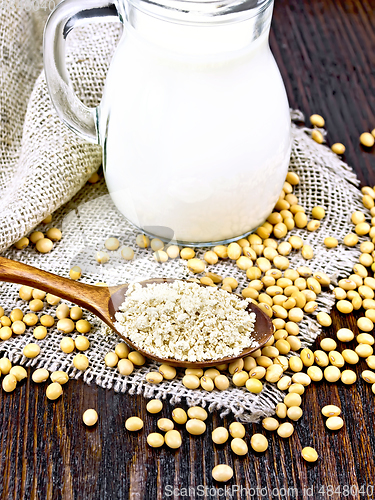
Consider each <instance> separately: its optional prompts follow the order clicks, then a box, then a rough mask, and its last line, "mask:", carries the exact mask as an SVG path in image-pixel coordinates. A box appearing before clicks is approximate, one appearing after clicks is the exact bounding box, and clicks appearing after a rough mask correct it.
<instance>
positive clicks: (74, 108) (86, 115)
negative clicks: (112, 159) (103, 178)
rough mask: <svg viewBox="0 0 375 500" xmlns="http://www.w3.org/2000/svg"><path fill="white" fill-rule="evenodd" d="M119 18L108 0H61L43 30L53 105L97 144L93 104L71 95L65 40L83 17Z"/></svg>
mask: <svg viewBox="0 0 375 500" xmlns="http://www.w3.org/2000/svg"><path fill="white" fill-rule="evenodd" d="M102 18H106V21H111V20H113V21H120V19H119V16H118V12H117V8H116V5H115V4H114V3H113V2H110V1H108V0H81V1H78V0H64V1H63V2H61V3H60V4H59V5H58V6H57V7H56V9H55V10H54V11H53V12H52V14H51V15H50V17H49V18H48V21H47V24H46V27H45V30H44V71H45V75H46V81H47V87H48V90H49V94H50V96H51V100H52V103H53V105H54V106H55V108H56V111H57V114H58V115H59V117H60V118H61V119H62V121H63V122H64V123H65V124H66V125H67V126H68V127H69V128H70V129H71V130H73V131H74V132H76V133H77V134H78V135H79V136H81V137H83V138H84V139H86V140H87V141H89V142H92V143H94V144H98V142H99V140H98V132H97V127H96V108H88V107H87V106H85V105H84V104H83V103H82V102H81V101H80V100H79V99H78V97H77V96H76V95H75V93H74V91H73V88H72V84H71V81H70V78H69V76H68V72H67V69H66V64H65V42H66V38H67V36H68V34H69V33H70V32H71V31H72V29H73V28H74V27H75V26H79V25H81V24H83V23H84V22H87V21H98V20H100V19H102Z"/></svg>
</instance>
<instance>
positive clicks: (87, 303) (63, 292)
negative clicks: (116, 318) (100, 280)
mask: <svg viewBox="0 0 375 500" xmlns="http://www.w3.org/2000/svg"><path fill="white" fill-rule="evenodd" d="M0 281H7V282H10V283H18V284H19V285H27V286H31V287H33V288H38V289H40V290H43V291H44V292H47V293H52V294H53V295H57V296H58V297H61V298H62V299H66V300H69V301H70V302H74V303H75V304H77V305H79V306H81V307H84V308H85V309H88V310H89V311H91V312H93V313H94V314H97V315H98V316H99V317H101V318H102V319H103V315H105V312H106V307H105V305H106V304H107V303H108V300H109V295H110V294H109V290H108V288H107V287H100V286H94V285H87V284H85V283H79V282H77V281H74V280H71V279H68V278H63V277H62V276H58V275H57V274H52V273H49V272H47V271H43V270H42V269H37V268H36V267H32V266H29V265H27V264H22V263H21V262H16V261H15V260H10V259H6V258H4V257H0Z"/></svg>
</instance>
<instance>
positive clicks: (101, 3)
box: [44, 0, 291, 245]
mask: <svg viewBox="0 0 375 500" xmlns="http://www.w3.org/2000/svg"><path fill="white" fill-rule="evenodd" d="M272 9H273V0H258V1H257V0H222V1H216V0H213V1H211V0H210V1H207V0H200V1H190V0H117V1H115V2H110V1H108V0H64V1H63V2H62V3H60V4H59V5H58V6H57V8H56V9H55V11H54V12H53V13H52V14H51V16H50V18H49V20H48V22H47V25H46V30H45V38H44V64H45V73H46V79H47V84H48V88H49V92H50V95H51V99H52V101H53V104H54V106H55V107H56V110H57V112H58V114H59V116H60V117H61V118H62V120H63V121H64V122H65V123H66V125H67V126H68V127H70V128H71V129H72V130H74V131H75V132H76V133H77V134H79V135H80V136H82V137H84V138H86V139H87V140H88V141H91V142H94V143H98V144H100V145H101V146H102V147H103V169H104V175H105V179H106V183H107V186H108V189H109V192H110V194H111V197H112V199H113V201H114V203H115V204H116V206H117V208H118V209H119V210H120V212H122V214H123V215H124V216H125V217H126V218H127V219H128V220H129V221H131V222H132V223H133V224H134V225H135V226H137V227H139V228H140V229H142V231H144V232H145V233H147V234H149V235H150V236H152V237H155V236H156V237H159V238H162V239H165V240H172V239H173V240H175V241H177V242H179V243H181V244H187V245H189V244H194V245H200V244H205V245H207V244H217V243H219V242H229V241H233V240H236V239H238V238H240V237H242V236H245V235H247V234H249V233H250V232H252V231H253V230H254V229H256V228H257V227H258V226H259V225H261V224H262V223H263V222H264V221H265V220H266V218H267V217H268V215H269V214H270V213H271V212H272V209H273V207H274V205H275V203H276V201H277V199H278V197H279V194H280V191H281V189H282V187H283V183H284V180H285V177H286V174H287V169H288V163H289V158H290V148H291V136H290V127H291V125H290V114H289V106H288V100H287V96H286V92H285V88H284V85H283V81H282V78H281V75H280V72H279V70H278V67H277V65H276V62H275V60H274V57H273V55H272V53H271V51H270V48H269V43H268V36H269V29H270V24H271V18H272ZM100 19H103V20H116V21H120V22H122V23H123V25H124V31H123V35H122V38H121V41H120V43H119V45H118V47H117V49H116V52H115V54H114V57H113V59H112V62H111V65H110V69H109V72H108V76H107V80H106V83H105V88H104V93H103V97H102V101H101V104H100V105H99V106H98V107H97V108H96V109H93V108H87V107H86V106H84V105H83V103H82V102H81V101H80V100H79V99H78V98H77V96H76V95H75V94H74V92H73V90H72V87H71V85H70V82H69V77H68V76H67V71H66V68H65V60H64V44H65V40H66V37H67V35H68V33H69V32H70V31H71V30H72V29H73V28H74V26H75V25H76V24H80V23H82V22H84V21H93V20H95V21H98V20H100Z"/></svg>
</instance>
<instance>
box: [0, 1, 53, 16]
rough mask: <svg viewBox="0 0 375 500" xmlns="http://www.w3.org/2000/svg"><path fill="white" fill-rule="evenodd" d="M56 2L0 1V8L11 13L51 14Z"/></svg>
mask: <svg viewBox="0 0 375 500" xmlns="http://www.w3.org/2000/svg"><path fill="white" fill-rule="evenodd" d="M57 4H58V0H0V8H1V9H3V10H8V11H13V12H20V11H24V12H37V11H40V10H42V11H45V12H47V13H48V12H52V11H53V10H54V8H55V7H56V5H57Z"/></svg>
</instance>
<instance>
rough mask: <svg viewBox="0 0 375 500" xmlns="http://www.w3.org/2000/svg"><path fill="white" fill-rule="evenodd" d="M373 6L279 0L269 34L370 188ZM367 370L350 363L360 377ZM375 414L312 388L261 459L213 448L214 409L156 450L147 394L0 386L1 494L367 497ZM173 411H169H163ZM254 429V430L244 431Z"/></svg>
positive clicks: (30, 498) (356, 397)
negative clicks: (198, 433)
mask: <svg viewBox="0 0 375 500" xmlns="http://www.w3.org/2000/svg"><path fill="white" fill-rule="evenodd" d="M374 11H375V0H363V1H355V0H348V1H344V0H325V1H323V0H315V1H310V0H276V6H275V13H274V20H273V30H272V34H271V44H272V48H273V51H274V54H275V56H276V59H277V61H278V64H279V66H280V69H281V72H282V74H283V77H284V81H285V84H286V88H287V91H288V95H289V99H290V105H291V107H294V108H299V109H301V110H302V111H304V112H305V114H306V115H307V116H309V115H310V114H312V113H321V114H322V115H323V116H324V117H325V119H326V124H327V129H328V132H329V135H328V140H329V143H333V142H336V141H340V142H343V143H344V144H345V145H346V147H347V152H346V154H345V159H346V161H347V162H348V163H349V164H350V165H352V166H353V168H354V169H355V171H356V173H357V175H358V177H359V178H360V180H361V181H362V182H363V183H364V184H370V185H374V184H375V156H374V151H372V152H368V151H366V152H365V151H363V150H362V148H361V147H360V145H359V142H358V137H359V135H360V133H361V132H363V131H365V130H366V131H367V130H369V129H370V130H371V129H372V128H375V94H374V89H375V74H374V73H375V35H374V28H375V13H374ZM343 326H347V327H350V326H352V327H354V328H355V322H354V317H352V316H350V317H345V318H343V317H338V316H337V315H334V325H333V326H332V328H330V329H328V330H327V332H326V333H325V334H326V335H332V333H333V332H335V331H336V330H337V329H338V328H339V327H343ZM365 366H366V365H365V363H364V362H362V363H360V364H359V365H358V366H357V367H356V371H357V373H358V375H359V374H360V372H361V371H362V370H363V369H364V367H365ZM328 403H333V404H338V405H339V406H341V407H342V409H343V414H344V419H345V426H344V428H343V429H342V430H341V431H340V432H338V433H332V432H329V431H328V432H327V430H326V429H325V426H324V422H323V419H322V416H321V414H320V408H321V407H322V406H323V405H325V404H328ZM90 407H92V408H97V409H98V411H99V414H100V421H99V423H98V425H97V426H96V427H95V428H94V429H91V430H89V429H87V428H85V427H84V426H83V425H82V412H83V410H84V409H86V408H90ZM374 408H375V396H374V394H373V393H372V392H371V386H370V385H367V384H364V383H362V381H360V382H359V383H357V384H356V385H354V386H349V387H344V386H342V385H340V384H338V385H336V384H335V385H333V386H332V385H329V384H327V383H324V382H322V383H319V384H313V385H312V386H310V387H309V388H308V390H307V391H306V395H305V396H304V398H303V410H304V414H303V417H302V419H301V420H300V421H299V422H298V423H297V425H296V432H295V433H294V435H293V436H292V438H291V439H289V440H285V441H282V440H281V439H279V438H278V437H277V435H276V436H275V435H272V434H270V446H269V450H268V451H267V452H266V453H265V454H263V455H259V456H258V455H256V454H254V453H252V452H250V453H249V455H248V456H247V457H246V458H234V456H233V454H232V453H231V452H230V451H228V449H229V446H226V447H224V448H223V449H217V450H214V449H213V447H212V441H211V438H210V434H211V430H212V427H213V426H217V425H220V424H222V423H223V422H222V421H221V419H220V418H219V416H218V415H217V414H213V415H210V417H209V420H208V431H207V432H206V434H205V435H204V436H203V437H199V438H195V437H191V438H189V437H188V436H187V433H184V442H183V446H182V448H181V449H180V450H179V451H177V452H173V451H171V450H169V449H164V448H163V449H161V450H158V451H154V450H151V449H150V448H149V447H148V446H147V445H146V435H147V432H142V433H140V434H139V435H138V434H134V435H130V434H129V433H127V432H125V430H124V421H125V417H126V416H128V415H129V413H130V412H129V409H131V411H132V412H134V413H135V414H139V415H140V416H142V417H143V418H144V420H145V430H146V431H151V429H154V424H153V421H154V418H152V417H150V416H147V415H146V413H145V402H144V399H143V398H142V397H136V396H129V395H124V394H115V393H114V392H113V391H111V390H103V389H101V388H99V387H97V386H95V385H94V386H87V385H85V384H84V383H83V382H80V381H70V382H69V384H68V385H67V387H66V388H65V391H64V396H63V398H62V399H61V400H60V401H58V402H57V403H51V402H47V401H46V398H45V387H44V386H43V385H42V386H40V387H39V386H36V385H35V384H33V383H30V380H28V381H27V382H26V383H25V384H23V385H21V386H20V388H18V389H17V390H16V391H15V392H14V393H13V394H10V395H6V394H4V393H3V392H2V391H0V435H1V454H0V492H1V493H0V494H1V498H2V499H17V500H18V499H26V500H34V499H39V500H49V499H52V498H53V499H60V498H61V499H64V500H70V499H85V500H96V499H107V500H117V499H125V498H130V499H132V500H139V499H145V500H146V499H147V500H154V499H163V500H164V499H167V498H186V499H189V498H191V499H195V498H210V499H211V498H212V499H219V498H220V499H224V498H235V499H239V498H241V499H242V498H243V499H245V498H246V499H262V500H268V499H280V500H282V499H290V500H293V499H303V498H311V499H313V500H317V499H340V500H345V499H371V498H375V491H372V490H373V489H375V484H374V473H375V468H374V460H375V459H374V453H375V431H374V424H375V417H374ZM163 411H164V410H163ZM169 412H170V408H168V406H167V407H166V408H165V415H167V414H168V413H169ZM224 423H226V421H224ZM259 430H260V426H258V425H254V426H253V428H251V426H250V428H249V429H248V433H249V435H250V434H251V433H252V432H256V431H259ZM306 445H312V446H314V447H315V448H316V449H317V451H318V452H319V455H320V458H319V461H318V462H317V463H316V464H313V465H311V464H307V463H306V462H304V461H303V459H302V458H301V454H300V451H301V448H302V447H304V446H306ZM219 462H225V463H228V464H230V465H232V466H233V468H234V471H235V476H234V478H233V480H232V481H231V483H230V485H237V487H238V488H247V489H248V490H247V491H245V490H242V492H241V491H239V492H237V493H236V492H235V491H233V490H232V491H229V492H228V491H227V492H223V494H220V492H218V491H216V490H215V489H210V488H215V487H219V486H220V485H219V484H217V483H214V482H213V480H212V477H211V470H212V468H213V467H214V465H215V464H217V463H219ZM171 488H176V492H175V493H173V492H172V494H171ZM182 488H192V489H191V490H190V491H186V490H185V491H184V490H182ZM203 488H208V491H206V494H203Z"/></svg>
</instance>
